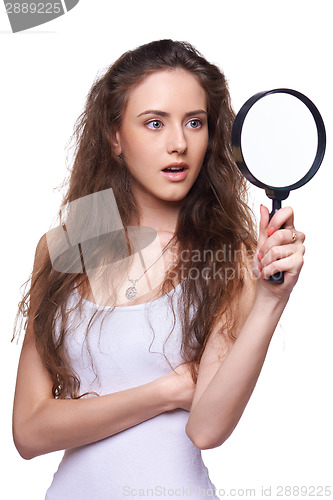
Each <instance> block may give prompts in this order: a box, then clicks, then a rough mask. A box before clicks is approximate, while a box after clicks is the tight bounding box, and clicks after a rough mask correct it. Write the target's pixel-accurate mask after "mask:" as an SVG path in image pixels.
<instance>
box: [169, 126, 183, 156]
mask: <svg viewBox="0 0 333 500" xmlns="http://www.w3.org/2000/svg"><path fill="white" fill-rule="evenodd" d="M167 149H168V153H170V154H172V153H179V154H184V153H185V152H186V150H187V141H186V137H185V134H184V131H183V129H182V127H173V128H172V129H171V130H170V133H169V136H168V146H167Z"/></svg>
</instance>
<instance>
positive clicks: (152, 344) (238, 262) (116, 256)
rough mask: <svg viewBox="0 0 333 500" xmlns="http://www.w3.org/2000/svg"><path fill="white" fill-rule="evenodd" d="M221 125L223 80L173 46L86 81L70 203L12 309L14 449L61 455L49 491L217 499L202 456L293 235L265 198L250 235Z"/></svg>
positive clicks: (299, 247)
mask: <svg viewBox="0 0 333 500" xmlns="http://www.w3.org/2000/svg"><path fill="white" fill-rule="evenodd" d="M233 119H234V113H233V111H232V108H231V104H230V96H229V92H228V88H227V84H226V81H225V78H224V75H223V74H222V73H221V71H220V70H219V69H218V68H217V67H216V66H214V65H212V64H210V63H208V62H207V61H206V60H205V59H204V58H203V57H202V56H201V55H200V54H199V53H198V52H197V51H196V50H195V49H194V48H193V47H192V46H191V45H189V44H187V43H183V42H174V41H171V40H160V41H156V42H152V43H149V44H146V45H144V46H142V47H139V48H138V49H136V50H133V51H130V52H127V53H125V54H124V55H123V56H122V57H120V59H119V60H118V61H116V62H115V63H114V64H113V65H112V66H111V67H110V68H109V69H108V70H107V71H106V72H105V74H104V75H103V76H102V77H100V78H98V79H97V80H96V82H95V83H94V84H93V87H92V89H91V91H90V93H89V95H88V98H87V103H86V108H85V111H84V113H83V114H82V115H81V116H80V118H79V120H78V122H77V124H76V129H75V137H76V145H77V147H76V150H75V161H74V166H73V169H72V172H71V176H70V179H69V187H68V191H67V193H66V196H65V197H64V200H63V208H66V210H67V213H66V215H64V210H63V211H61V212H60V215H61V217H60V225H59V227H58V228H55V229H53V230H51V231H49V232H48V233H47V234H46V235H44V236H43V237H42V238H41V240H40V241H39V243H38V245H37V249H36V256H35V263H34V270H33V274H32V280H31V286H30V289H29V291H28V293H27V294H26V296H25V297H24V298H23V299H22V302H21V304H20V308H19V314H21V315H22V316H24V315H25V316H27V320H26V325H25V326H26V334H25V339H24V343H23V347H22V352H21V357H20V362H19V368H18V375H17V384H16V392H15V400H14V411H13V435H14V442H15V445H16V447H17V449H18V451H19V453H20V455H21V456H22V457H23V458H25V459H31V458H33V457H36V456H38V455H42V454H44V453H49V452H52V451H55V450H63V449H64V450H66V451H65V453H64V457H63V460H62V462H61V463H60V466H59V469H58V471H57V472H56V473H55V475H54V479H53V482H52V484H51V486H50V488H49V489H48V491H47V494H46V498H47V499H48V500H53V499H57V500H60V499H61V500H66V499H70V500H73V499H80V500H83V499H89V500H92V499H96V500H97V499H98V500H103V499H110V498H112V499H120V498H123V497H124V496H130V495H134V496H138V495H147V496H148V495H149V494H150V495H151V496H152V495H158V494H159V495H161V494H162V495H163V496H174V495H177V496H188V495H189V494H190V495H191V497H192V498H194V499H198V498H201V497H202V495H203V491H204V492H205V494H207V495H210V496H212V497H214V494H213V490H214V486H213V484H212V483H211V481H210V479H209V476H208V471H207V469H206V467H205V465H204V464H203V461H202V458H201V451H200V450H201V449H208V448H213V447H217V446H220V445H221V444H222V443H223V442H224V441H225V440H226V439H227V438H228V437H229V436H230V434H231V433H232V431H233V429H234V428H235V426H236V425H237V423H238V421H239V419H240V417H241V415H242V413H243V411H244V408H245V407H246V404H247V402H248V400H249V398H250V396H251V393H252V391H253V389H254V387H255V384H256V381H257V379H258V376H259V374H260V371H261V368H262V365H263V362H264V359H265V356H266V353H267V349H268V346H269V343H270V340H271V338H272V335H273V333H274V330H275V327H276V325H277V323H278V321H279V318H280V316H281V314H282V312H283V310H284V308H285V306H286V304H287V302H288V299H289V296H290V293H291V291H292V289H293V287H294V285H295V283H296V281H297V279H298V276H299V272H300V270H301V267H302V263H303V254H304V246H303V242H304V238H305V237H304V234H303V233H301V232H299V231H296V230H295V228H294V218H293V211H292V209H291V208H289V207H285V208H283V209H281V210H279V211H278V212H277V213H276V214H275V215H274V217H273V218H272V219H271V221H270V222H269V213H268V210H267V208H265V207H263V206H262V207H261V219H260V228H259V237H258V241H257V238H256V235H255V231H254V223H253V221H252V218H251V212H250V210H249V208H248V207H247V205H246V185H245V182H244V180H243V178H242V176H241V175H240V174H239V172H238V169H237V167H236V166H235V163H234V161H233V158H232V154H231V146H230V135H231V127H232V123H233ZM282 225H284V229H280V228H281V226H282ZM149 228H150V229H149ZM278 271H284V272H285V280H284V283H283V284H280V285H275V284H272V283H271V282H269V281H268V280H267V278H268V277H269V276H270V275H272V274H274V273H276V272H278ZM149 492H150V493H149ZM215 498H217V497H216V496H215Z"/></svg>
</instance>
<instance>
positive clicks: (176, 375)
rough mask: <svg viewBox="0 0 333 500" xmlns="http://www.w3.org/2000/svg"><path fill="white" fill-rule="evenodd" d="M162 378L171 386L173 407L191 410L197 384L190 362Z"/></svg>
mask: <svg viewBox="0 0 333 500" xmlns="http://www.w3.org/2000/svg"><path fill="white" fill-rule="evenodd" d="M161 378H163V379H164V380H163V382H164V383H165V382H166V383H167V385H168V387H169V391H170V392H169V393H170V394H171V400H172V409H176V408H182V409H183V410H187V411H190V410H191V406H192V401H193V396H194V390H195V385H196V384H195V383H194V382H193V379H192V376H191V372H190V363H183V364H181V365H178V366H177V367H176V368H175V369H174V371H172V372H170V373H168V374H167V375H164V376H163V377H161Z"/></svg>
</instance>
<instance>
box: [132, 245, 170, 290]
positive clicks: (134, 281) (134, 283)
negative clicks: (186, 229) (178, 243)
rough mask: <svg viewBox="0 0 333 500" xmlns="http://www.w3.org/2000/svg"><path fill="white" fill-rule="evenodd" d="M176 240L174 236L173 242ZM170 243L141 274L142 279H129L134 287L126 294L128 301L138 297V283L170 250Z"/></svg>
mask: <svg viewBox="0 0 333 500" xmlns="http://www.w3.org/2000/svg"><path fill="white" fill-rule="evenodd" d="M173 238H174V236H173V237H172V238H171V240H172V239H173ZM171 240H169V241H168V243H167V245H166V246H165V247H164V249H163V251H162V253H161V255H160V256H159V257H158V258H157V259H156V260H155V261H154V262H153V263H152V264H151V265H150V266H149V267H148V268H147V269H146V270H145V271H144V272H143V273H142V274H141V276H140V278H137V279H136V280H132V279H131V278H128V281H130V282H131V283H132V285H133V286H130V287H129V288H127V290H126V292H125V296H126V299H128V300H133V299H135V297H136V296H137V295H138V289H137V288H136V286H135V285H136V283H137V282H138V281H139V280H140V279H141V278H142V276H143V275H144V274H146V272H147V271H148V270H149V269H150V268H151V267H152V266H153V265H154V264H156V262H157V261H158V260H159V259H160V258H161V257H162V255H163V254H164V253H165V252H166V250H167V249H168V246H169V243H170V241H171Z"/></svg>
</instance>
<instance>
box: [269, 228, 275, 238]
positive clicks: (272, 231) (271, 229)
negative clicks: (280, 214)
mask: <svg viewBox="0 0 333 500" xmlns="http://www.w3.org/2000/svg"><path fill="white" fill-rule="evenodd" d="M274 231H275V229H274V227H273V226H271V227H269V228H268V230H267V234H268V236H272V234H273V233H274Z"/></svg>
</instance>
